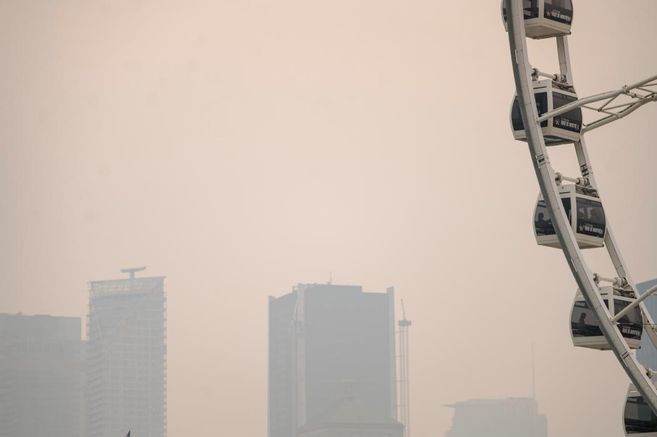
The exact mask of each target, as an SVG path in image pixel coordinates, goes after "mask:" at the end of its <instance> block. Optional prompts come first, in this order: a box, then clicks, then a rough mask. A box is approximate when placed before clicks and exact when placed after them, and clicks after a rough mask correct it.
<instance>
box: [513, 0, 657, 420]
mask: <svg viewBox="0 0 657 437" xmlns="http://www.w3.org/2000/svg"><path fill="white" fill-rule="evenodd" d="M504 5H505V7H506V10H507V11H508V13H507V16H508V28H509V46H510V49H511V58H512V66H513V74H514V78H515V83H516V91H517V95H518V102H519V107H520V112H521V115H522V120H523V123H524V126H525V132H526V135H527V142H528V145H529V150H530V154H531V158H532V163H533V166H534V170H535V172H536V176H537V179H538V183H539V186H540V189H541V192H542V194H543V199H544V200H545V203H546V206H547V208H548V212H549V214H550V216H551V218H552V222H553V226H554V228H555V230H556V233H557V236H558V238H559V242H560V244H561V248H562V249H563V252H564V255H565V257H566V261H567V262H568V265H569V267H570V269H571V272H572V274H573V276H574V278H575V280H576V282H577V284H578V286H579V289H580V290H581V292H582V295H583V296H584V299H585V300H586V302H587V304H588V305H589V307H590V308H591V310H592V311H593V312H594V314H595V315H596V317H597V318H598V320H599V323H600V329H601V331H602V333H603V335H604V336H605V338H606V339H607V341H608V342H609V345H610V347H611V350H612V351H613V352H614V354H615V355H616V358H617V359H618V362H619V363H620V364H621V366H622V367H623V369H624V370H625V372H626V373H627V375H628V377H629V378H630V380H631V381H632V383H633V384H634V385H635V387H636V388H637V390H638V391H639V393H640V394H641V395H642V396H643V398H644V400H645V401H646V402H647V403H648V405H649V406H650V408H651V409H652V410H653V411H654V412H657V392H656V390H655V387H654V386H653V384H652V382H651V381H650V378H649V376H648V372H647V371H646V369H645V368H644V367H643V366H642V365H641V364H639V362H638V361H637V360H636V358H635V357H634V354H632V352H631V350H630V347H629V346H628V344H627V342H626V341H625V339H624V338H623V335H622V334H621V332H620V331H619V329H618V326H617V324H616V323H613V322H612V316H611V314H610V313H609V310H608V309H607V307H606V306H605V303H604V300H603V298H602V296H601V295H600V293H599V292H598V285H597V284H596V282H595V278H594V275H593V274H592V273H591V271H590V270H589V268H588V267H587V264H586V262H585V261H584V258H583V256H582V253H581V250H580V249H579V246H578V244H577V241H576V238H575V234H574V232H573V229H572V227H571V226H570V224H569V222H568V219H567V216H566V212H565V210H564V207H563V204H562V202H561V199H560V197H559V190H558V187H557V185H556V180H555V171H554V170H553V169H552V166H551V165H550V160H549V157H548V153H547V148H546V146H545V140H544V138H543V133H542V131H541V130H540V124H539V123H537V120H538V118H539V117H538V111H537V108H536V100H535V97H534V93H533V89H532V79H531V74H532V71H533V70H532V68H531V67H530V65H529V60H528V56H527V40H526V36H525V27H524V12H523V3H522V0H504ZM557 48H558V53H559V64H560V67H561V72H562V75H564V76H565V78H566V80H567V81H568V83H569V84H572V83H573V81H572V71H571V68H570V56H569V53H568V41H567V39H566V38H565V37H558V38H557ZM575 150H576V153H577V157H578V160H579V163H580V168H581V171H582V176H584V177H587V178H589V180H590V182H591V184H592V185H593V187H594V188H595V186H596V185H595V178H594V176H593V171H592V167H591V164H590V160H589V156H588V152H587V150H586V144H585V141H584V139H583V138H582V139H581V141H580V142H578V143H576V144H575ZM605 244H606V246H607V250H608V251H609V254H610V256H611V258H612V261H613V263H614V267H615V268H616V271H617V273H618V274H619V276H620V277H621V278H625V279H626V280H627V282H628V284H630V285H631V286H632V288H633V290H635V292H636V287H635V285H634V283H633V282H632V279H631V278H630V277H629V272H628V271H627V269H626V268H625V265H624V263H623V260H622V257H621V254H620V251H619V250H618V249H617V245H616V241H615V239H614V236H613V233H612V231H611V229H610V228H609V227H608V229H607V233H606V236H605ZM637 297H638V293H637ZM640 305H641V308H642V311H643V313H644V315H646V314H647V311H645V306H643V304H642V303H641V304H640ZM648 320H649V321H651V319H650V318H649V315H648ZM647 331H648V333H649V335H650V337H651V340H652V341H653V343H654V344H657V343H656V342H657V335H656V333H655V332H654V330H653V329H649V330H647ZM651 333H652V335H651Z"/></svg>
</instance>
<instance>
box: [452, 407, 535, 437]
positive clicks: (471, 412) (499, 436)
mask: <svg viewBox="0 0 657 437" xmlns="http://www.w3.org/2000/svg"><path fill="white" fill-rule="evenodd" d="M449 407H451V408H454V419H453V421H452V429H451V430H449V431H448V433H447V437H472V436H486V437H547V418H546V417H545V416H544V415H542V414H538V404H537V402H536V400H534V399H531V398H511V399H473V400H468V401H464V402H458V403H456V404H454V405H449Z"/></svg>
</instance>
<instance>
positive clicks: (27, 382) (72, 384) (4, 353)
mask: <svg viewBox="0 0 657 437" xmlns="http://www.w3.org/2000/svg"><path fill="white" fill-rule="evenodd" d="M81 325H82V321H81V319H80V318H76V317H53V316H25V315H20V314H19V315H9V314H0V436H1V437H76V436H77V437H79V436H80V435H81V424H82V399H81V398H82V377H81V376H82V341H81Z"/></svg>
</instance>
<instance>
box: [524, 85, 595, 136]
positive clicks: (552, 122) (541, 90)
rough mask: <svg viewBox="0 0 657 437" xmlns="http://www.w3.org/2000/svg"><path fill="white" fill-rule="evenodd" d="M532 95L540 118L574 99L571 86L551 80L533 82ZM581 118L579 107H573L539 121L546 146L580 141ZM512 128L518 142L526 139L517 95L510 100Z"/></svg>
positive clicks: (575, 97)
mask: <svg viewBox="0 0 657 437" xmlns="http://www.w3.org/2000/svg"><path fill="white" fill-rule="evenodd" d="M533 87H534V97H535V98H536V108H537V109H538V115H539V117H540V116H542V115H543V114H546V113H549V112H552V111H554V110H556V109H559V108H561V107H562V106H565V105H567V104H569V103H572V102H574V101H576V100H577V94H575V92H574V91H573V89H572V88H571V87H568V86H563V85H561V84H560V83H558V82H555V81H552V80H541V81H534V82H533ZM582 126H583V119H582V109H581V108H576V109H573V110H571V111H568V112H566V113H564V114H561V115H557V116H556V117H550V118H548V119H547V120H545V121H543V122H541V130H542V131H543V138H544V139H545V145H546V146H557V145H560V144H568V143H574V142H577V141H579V140H580V138H581V133H582ZM511 127H512V129H513V137H514V138H515V139H516V140H519V141H527V133H526V132H525V126H524V123H523V121H522V114H521V113H520V105H519V103H518V97H517V96H516V98H515V99H514V101H513V107H512V109H511Z"/></svg>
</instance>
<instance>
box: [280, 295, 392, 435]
mask: <svg viewBox="0 0 657 437" xmlns="http://www.w3.org/2000/svg"><path fill="white" fill-rule="evenodd" d="M394 314H395V313H394V291H393V289H388V291H387V292H386V293H365V292H363V290H362V288H361V287H359V286H341V285H333V284H301V285H298V286H296V287H294V289H293V291H292V293H289V294H287V295H284V296H282V297H279V298H270V302H269V427H268V429H269V437H297V436H303V437H310V436H313V437H315V436H321V437H332V436H334V435H335V436H338V435H344V434H343V432H344V431H345V430H353V429H358V428H362V427H365V428H367V429H370V430H372V429H376V427H379V428H381V429H383V430H384V431H390V430H391V429H392V430H394V432H396V433H393V434H390V436H392V437H398V436H401V429H402V427H401V425H400V424H399V422H398V421H397V393H396V365H395V323H394ZM345 405H358V409H352V410H351V413H352V415H351V416H349V417H344V415H343V414H338V412H339V411H342V410H344V409H345ZM354 413H357V414H354ZM341 432H342V433H341ZM354 432H355V431H354ZM354 432H352V433H351V434H348V435H350V436H352V435H353V436H360V435H368V436H373V435H374V434H372V433H371V432H370V433H354ZM381 435H382V436H386V437H387V436H388V435H389V434H381Z"/></svg>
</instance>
